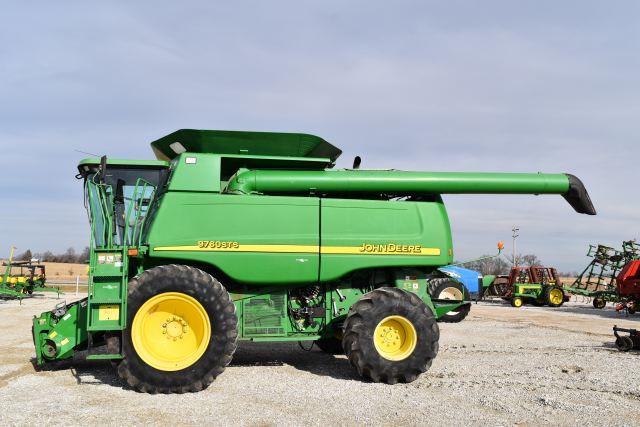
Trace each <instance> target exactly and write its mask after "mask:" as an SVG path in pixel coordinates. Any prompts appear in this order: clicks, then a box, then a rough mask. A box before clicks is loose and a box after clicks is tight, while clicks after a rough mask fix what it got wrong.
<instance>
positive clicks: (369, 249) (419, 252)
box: [153, 242, 440, 256]
mask: <svg viewBox="0 0 640 427" xmlns="http://www.w3.org/2000/svg"><path fill="white" fill-rule="evenodd" d="M225 243H226V242H225ZM233 243H235V244H234V245H224V246H222V245H215V244H213V245H206V246H205V245H203V244H202V243H201V242H199V244H198V245H192V246H190V245H187V246H157V247H155V248H153V250H154V251H194V252H261V253H306V254H313V253H318V252H320V253H322V254H331V255H405V256H439V255H440V249H439V248H424V247H422V246H420V245H396V244H383V245H380V244H363V245H360V246H322V247H319V246H317V245H245V244H240V243H236V242H233Z"/></svg>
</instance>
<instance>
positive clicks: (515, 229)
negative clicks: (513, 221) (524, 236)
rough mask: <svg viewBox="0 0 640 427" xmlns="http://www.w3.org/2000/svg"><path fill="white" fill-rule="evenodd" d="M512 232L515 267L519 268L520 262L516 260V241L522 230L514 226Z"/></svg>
mask: <svg viewBox="0 0 640 427" xmlns="http://www.w3.org/2000/svg"><path fill="white" fill-rule="evenodd" d="M511 231H512V232H513V234H512V235H511V237H512V238H513V266H514V267H517V266H518V260H517V259H516V239H517V238H518V236H519V234H518V231H520V229H519V228H518V227H516V226H515V225H514V226H513V228H512V229H511Z"/></svg>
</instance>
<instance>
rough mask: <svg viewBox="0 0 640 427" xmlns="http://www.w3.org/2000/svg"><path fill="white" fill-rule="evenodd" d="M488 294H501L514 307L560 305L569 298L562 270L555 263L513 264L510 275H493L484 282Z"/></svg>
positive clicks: (487, 295)
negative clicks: (565, 291)
mask: <svg viewBox="0 0 640 427" xmlns="http://www.w3.org/2000/svg"><path fill="white" fill-rule="evenodd" d="M483 287H484V288H485V291H484V293H483V294H484V296H485V297H499V298H502V299H504V300H506V301H509V302H510V303H511V305H512V306H513V307H522V306H523V305H524V304H525V303H530V304H533V305H537V306H540V305H548V306H549V307H560V306H561V305H562V304H563V303H564V302H565V301H567V300H568V297H567V295H566V294H565V293H564V291H563V290H562V283H561V281H560V278H559V276H558V272H557V271H556V269H555V268H552V267H543V266H533V267H512V268H511V271H510V272H509V275H508V276H492V277H491V276H490V277H488V278H487V280H486V281H484V283H483Z"/></svg>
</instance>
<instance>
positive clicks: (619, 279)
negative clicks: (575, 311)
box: [564, 240, 640, 314]
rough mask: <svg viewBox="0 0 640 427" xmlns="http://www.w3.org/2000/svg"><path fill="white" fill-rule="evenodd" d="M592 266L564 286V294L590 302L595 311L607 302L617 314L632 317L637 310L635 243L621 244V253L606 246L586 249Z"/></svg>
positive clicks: (639, 251)
mask: <svg viewBox="0 0 640 427" xmlns="http://www.w3.org/2000/svg"><path fill="white" fill-rule="evenodd" d="M587 256H589V257H591V262H590V263H589V264H588V265H587V267H586V268H585V269H584V270H583V271H582V273H580V275H579V276H578V277H577V278H576V279H575V281H574V282H573V283H572V284H571V285H569V286H565V287H564V290H565V292H567V293H570V294H574V295H580V296H583V297H587V298H592V303H593V306H594V307H595V308H598V309H602V308H604V307H605V306H606V304H607V302H612V303H614V304H615V307H616V310H627V311H628V312H629V313H630V314H633V313H635V312H636V311H637V310H638V307H640V285H639V284H638V279H639V273H640V271H639V268H640V262H638V260H639V259H640V245H639V244H638V243H637V242H635V241H634V240H627V241H624V242H622V250H617V249H614V248H612V247H609V246H605V245H589V250H588V252H587Z"/></svg>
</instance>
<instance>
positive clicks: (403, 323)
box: [373, 316, 418, 361]
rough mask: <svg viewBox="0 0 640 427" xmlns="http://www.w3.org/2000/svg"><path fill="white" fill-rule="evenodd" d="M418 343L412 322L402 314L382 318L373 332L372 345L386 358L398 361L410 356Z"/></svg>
mask: <svg viewBox="0 0 640 427" xmlns="http://www.w3.org/2000/svg"><path fill="white" fill-rule="evenodd" d="M417 343H418V334H417V333H416V328H414V326H413V324H412V323H411V322H410V321H409V320H407V319H406V318H404V317H402V316H389V317H385V318H384V319H382V321H381V322H380V323H378V326H376V329H375V331H374V332H373V345H374V346H375V348H376V350H377V351H378V353H379V354H380V356H382V357H384V358H385V359H387V360H393V361H399V360H404V359H406V358H407V357H409V356H411V353H413V350H415V348H416V344H417Z"/></svg>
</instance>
